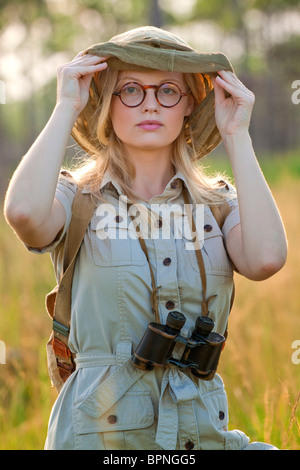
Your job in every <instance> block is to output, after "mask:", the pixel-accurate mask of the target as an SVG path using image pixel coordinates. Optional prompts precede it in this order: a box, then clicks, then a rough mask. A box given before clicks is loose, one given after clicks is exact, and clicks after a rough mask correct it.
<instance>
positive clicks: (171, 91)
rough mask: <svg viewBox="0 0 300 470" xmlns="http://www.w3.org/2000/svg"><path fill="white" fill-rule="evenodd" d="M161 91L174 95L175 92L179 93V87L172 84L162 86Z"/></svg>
mask: <svg viewBox="0 0 300 470" xmlns="http://www.w3.org/2000/svg"><path fill="white" fill-rule="evenodd" d="M159 91H160V93H163V94H164V95H173V94H174V93H178V91H177V89H176V88H175V87H172V86H169V85H168V86H163V87H161V88H160V90H159Z"/></svg>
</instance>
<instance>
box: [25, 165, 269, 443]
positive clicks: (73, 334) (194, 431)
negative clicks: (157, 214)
mask: <svg viewBox="0 0 300 470" xmlns="http://www.w3.org/2000/svg"><path fill="white" fill-rule="evenodd" d="M184 186H185V187H186V188H187V190H188V188H189V185H188V182H187V181H186V180H185V178H184V177H183V176H182V175H181V174H180V173H177V174H176V175H175V176H174V177H173V178H172V180H171V181H170V182H169V183H168V184H167V186H166V188H165V190H164V191H163V193H162V194H161V195H158V196H155V197H153V198H152V199H151V200H150V201H148V203H144V205H145V206H146V207H147V206H148V207H150V205H151V208H153V207H155V205H156V204H157V205H160V204H167V205H171V204H176V205H178V204H180V205H181V206H183V204H184V200H183V195H182V189H183V187H184ZM100 191H101V192H102V195H103V196H104V198H105V201H106V202H105V204H106V207H109V208H110V209H113V210H111V214H110V212H109V210H108V212H107V213H106V227H105V228H101V223H100V221H101V217H102V216H103V212H101V204H103V203H102V202H101V203H100V204H99V207H98V208H97V209H96V210H95V212H94V215H93V217H92V219H91V222H90V225H89V227H88V230H87V232H86V235H85V238H84V241H83V243H82V246H81V249H80V251H79V254H78V256H77V260H76V265H75V270H74V277H73V285H72V311H71V326H70V336H69V346H70V349H71V351H73V352H74V353H76V370H75V372H74V373H73V374H72V375H71V376H70V377H69V378H68V380H67V381H66V382H65V384H64V386H63V388H62V390H61V392H60V394H59V395H58V397H57V399H56V401H55V403H54V405H53V408H52V412H51V416H50V419H49V427H48V434H47V439H46V443H45V449H100V450H104V449H108V450H116V449H118V450H130V449H145V450H152V449H154V450H155V449H156V450H159V449H166V450H172V449H183V450H186V449H193V450H201V449H229V450H231V449H233V450H239V449H246V448H247V449H248V448H249V445H248V444H249V438H248V437H247V436H246V435H245V434H244V433H243V432H241V431H239V430H230V431H229V430H228V426H227V425H228V403H227V397H226V392H225V389H224V385H223V382H222V379H221V377H220V376H219V375H218V374H216V375H215V377H214V378H213V380H211V381H204V380H200V379H197V378H196V377H195V376H194V375H192V373H191V372H190V370H180V369H179V368H178V367H176V366H174V365H165V366H163V367H155V368H154V369H153V370H152V371H149V372H146V373H144V372H142V371H140V370H139V369H137V368H136V367H134V366H132V364H131V361H130V357H131V355H132V352H133V351H134V349H135V348H136V347H137V345H138V344H139V342H140V340H141V338H142V336H143V334H144V332H145V330H146V328H147V326H148V324H149V323H150V322H152V321H154V318H153V312H152V308H151V303H150V293H151V289H152V287H151V276H150V270H149V264H148V261H147V259H146V256H145V254H144V252H143V251H142V249H141V246H140V244H139V241H138V239H137V238H134V237H133V236H128V230H129V228H128V227H129V225H128V224H127V226H126V225H125V224H124V223H122V219H123V218H124V212H123V213H122V214H123V216H120V211H121V210H122V207H121V205H120V201H122V197H121V196H122V193H121V189H120V187H119V186H118V184H117V183H116V182H115V181H114V180H113V179H112V178H111V177H110V174H109V172H107V173H106V174H105V176H104V179H103V181H102V183H101V187H100ZM220 191H224V194H225V195H226V194H228V201H229V204H230V206H231V212H230V213H229V215H228V216H227V218H226V220H225V223H224V225H223V227H222V230H220V228H219V226H218V224H217V222H216V220H215V219H214V217H213V216H212V213H211V211H210V209H209V207H207V206H205V207H204V221H203V224H204V225H203V227H204V230H203V233H204V244H203V247H202V256H203V260H204V264H205V270H206V277H207V298H210V301H209V311H210V317H211V318H212V319H213V320H214V322H215V331H216V332H218V333H220V334H224V331H225V329H226V325H227V320H228V315H229V312H230V302H231V295H232V290H233V266H232V263H231V261H230V259H229V258H228V256H227V253H226V250H225V248H224V245H225V242H226V238H227V235H228V233H229V232H230V230H231V229H232V228H233V227H234V226H236V225H237V224H239V210H238V202H237V198H236V194H235V189H234V188H233V187H232V186H231V185H228V184H224V185H223V186H222V187H221V188H220ZM75 192H76V185H75V184H74V183H73V182H70V181H69V180H67V179H65V178H60V179H59V182H58V185H57V190H56V198H57V199H58V200H59V201H60V202H61V204H62V205H63V207H64V209H65V213H66V223H65V226H64V228H63V230H62V231H61V233H60V234H59V236H58V238H57V239H56V240H54V242H53V243H52V244H51V245H49V246H47V247H45V248H43V249H34V248H29V249H30V250H31V251H33V252H37V253H45V252H49V253H50V254H51V259H52V262H53V265H54V268H55V273H56V276H57V279H59V277H60V271H61V268H62V245H63V240H64V235H65V233H66V231H67V228H68V225H69V223H70V219H71V206H72V202H73V198H74V195H75ZM83 192H88V188H85V189H83ZM189 197H190V200H191V201H192V198H191V195H190V193H189ZM104 208H105V207H104ZM116 214H117V215H116ZM180 217H184V215H182V214H180ZM125 218H126V217H125ZM123 222H124V221H123ZM164 222H165V221H164V218H163V217H161V218H160V223H157V224H156V225H155V227H154V228H153V232H152V233H153V236H152V238H148V239H145V242H146V245H147V250H148V255H149V261H150V263H151V266H152V270H153V273H154V276H155V279H156V285H157V286H160V287H159V289H158V303H159V315H160V321H161V323H165V322H166V318H167V315H168V313H169V312H170V311H171V310H177V311H180V312H182V313H183V314H184V315H185V317H186V323H185V325H184V327H183V329H182V331H181V333H182V335H185V336H188V335H189V333H190V331H191V330H192V329H193V327H194V325H195V320H196V318H197V316H198V315H199V314H200V313H201V312H200V304H201V300H202V287H201V278H200V273H199V268H198V264H197V259H196V255H195V251H194V250H193V249H190V239H189V234H186V233H184V234H182V236H178V233H177V234H176V233H175V231H174V229H173V231H172V230H170V231H169V233H170V236H168V237H161V236H160V231H161V230H163V226H164ZM104 230H106V234H104V232H103V231H104ZM107 234H109V235H110V236H107ZM103 235H106V236H103ZM181 347H182V345H176V346H175V349H174V352H173V355H174V357H176V354H177V357H180V348H181ZM250 445H251V444H250ZM264 446H267V447H266V448H272V446H270V447H268V445H267V444H258V448H265V447H264Z"/></svg>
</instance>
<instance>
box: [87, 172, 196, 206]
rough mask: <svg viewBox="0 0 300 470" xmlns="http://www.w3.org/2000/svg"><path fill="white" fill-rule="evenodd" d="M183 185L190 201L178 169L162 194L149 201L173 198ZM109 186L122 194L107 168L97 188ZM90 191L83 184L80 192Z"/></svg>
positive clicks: (182, 176) (179, 192) (177, 194)
mask: <svg viewBox="0 0 300 470" xmlns="http://www.w3.org/2000/svg"><path fill="white" fill-rule="evenodd" d="M183 186H185V187H186V188H187V190H188V193H189V196H190V197H191V199H192V201H194V199H193V197H192V195H191V191H190V189H189V184H188V182H187V180H186V178H185V177H184V175H183V174H182V173H181V172H180V171H177V172H176V174H175V175H174V176H173V178H172V179H171V180H170V181H169V182H168V184H167V185H166V187H165V189H164V191H163V192H162V194H160V195H157V196H154V197H153V198H151V199H150V201H149V202H154V201H155V202H157V201H158V200H159V199H162V198H163V199H165V198H167V199H175V198H176V197H178V196H179V195H180V194H181V192H182V189H183ZM110 187H111V188H115V190H116V191H117V193H118V194H119V196H121V195H123V192H122V189H121V187H120V185H119V184H118V182H117V181H116V180H114V179H113V176H112V174H111V171H110V170H109V169H107V170H106V172H105V173H104V176H103V179H102V181H101V184H100V187H99V189H100V191H101V192H103V191H104V190H105V189H109V188H110ZM90 192H91V190H90V187H89V186H88V185H86V186H84V188H83V190H82V193H83V194H89V193H90Z"/></svg>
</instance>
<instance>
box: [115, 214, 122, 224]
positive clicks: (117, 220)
mask: <svg viewBox="0 0 300 470" xmlns="http://www.w3.org/2000/svg"><path fill="white" fill-rule="evenodd" d="M122 220H123V217H122V216H121V215H116V217H115V221H116V222H117V223H120V222H122Z"/></svg>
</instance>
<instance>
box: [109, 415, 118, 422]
mask: <svg viewBox="0 0 300 470" xmlns="http://www.w3.org/2000/svg"><path fill="white" fill-rule="evenodd" d="M117 420H118V418H117V417H116V416H115V415H109V417H108V418H107V421H108V422H109V424H115V423H116V422H117Z"/></svg>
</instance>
